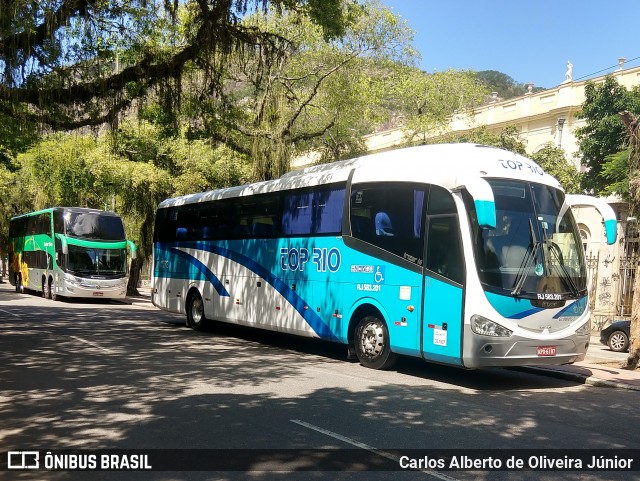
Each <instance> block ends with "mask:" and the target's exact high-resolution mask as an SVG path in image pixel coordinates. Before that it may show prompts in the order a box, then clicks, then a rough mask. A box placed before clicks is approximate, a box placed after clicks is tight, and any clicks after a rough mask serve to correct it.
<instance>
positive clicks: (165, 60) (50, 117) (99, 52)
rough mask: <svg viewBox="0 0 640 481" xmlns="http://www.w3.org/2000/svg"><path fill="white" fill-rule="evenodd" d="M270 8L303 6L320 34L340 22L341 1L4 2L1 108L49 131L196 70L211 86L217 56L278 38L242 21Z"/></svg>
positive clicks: (330, 32) (104, 115) (109, 110)
mask: <svg viewBox="0 0 640 481" xmlns="http://www.w3.org/2000/svg"><path fill="white" fill-rule="evenodd" d="M269 7H273V8H275V9H283V8H286V9H288V10H291V11H299V12H304V13H305V14H306V15H307V16H308V18H310V19H311V21H313V22H316V23H317V24H318V25H319V26H320V27H321V28H322V32H323V35H324V37H325V38H333V37H339V36H340V35H342V33H343V32H344V28H345V25H346V24H347V20H346V17H345V12H346V8H343V2H342V1H341V0H185V1H180V2H179V1H177V0H173V1H171V0H126V1H125V0H106V1H102V0H101V1H98V0H42V1H40V2H31V1H28V0H2V1H1V2H0V9H1V12H0V112H1V113H3V114H5V115H9V116H11V117H14V118H23V119H25V120H31V121H35V122H41V123H45V124H47V125H49V126H51V127H53V128H54V129H66V130H69V129H73V128H77V127H81V126H88V125H100V124H102V123H104V122H113V120H114V117H115V116H116V115H117V114H118V113H119V112H121V111H122V110H124V109H126V108H127V107H129V106H130V105H131V103H132V101H133V100H134V99H136V98H140V97H142V96H144V95H145V94H146V93H147V92H149V90H150V89H151V88H153V87H157V86H159V85H164V86H165V88H170V87H172V88H178V89H179V87H180V80H181V78H182V75H183V74H184V73H185V71H186V70H188V69H190V68H193V67H194V66H196V67H197V68H199V69H200V70H201V71H202V72H203V73H204V75H205V76H206V78H207V79H208V86H209V87H210V88H211V89H214V90H215V89H216V87H217V80H218V78H219V73H220V69H221V68H223V67H224V61H219V59H220V55H221V56H222V57H224V56H225V55H227V54H229V53H231V52H234V51H238V50H243V49H252V48H255V47H256V46H260V48H262V49H266V50H268V49H270V48H273V47H274V46H276V45H277V44H278V43H279V42H281V41H283V39H282V38H281V37H280V36H278V35H276V34H274V33H272V32H266V31H263V30H260V29H258V28H255V27H254V26H251V25H247V24H246V23H244V22H243V18H244V17H245V16H246V15H247V14H248V13H250V11H260V10H262V11H264V10H266V9H267V8H269Z"/></svg>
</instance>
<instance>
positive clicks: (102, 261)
mask: <svg viewBox="0 0 640 481" xmlns="http://www.w3.org/2000/svg"><path fill="white" fill-rule="evenodd" d="M126 259H127V251H126V249H95V248H89V247H81V246H76V245H69V255H68V256H67V265H66V270H67V272H69V273H72V274H75V275H77V276H81V277H92V276H100V277H112V276H113V277H122V276H124V275H125V274H126Z"/></svg>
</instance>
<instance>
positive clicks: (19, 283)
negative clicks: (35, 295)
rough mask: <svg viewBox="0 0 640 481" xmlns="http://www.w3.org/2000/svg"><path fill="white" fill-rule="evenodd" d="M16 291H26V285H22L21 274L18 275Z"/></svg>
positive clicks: (21, 292)
mask: <svg viewBox="0 0 640 481" xmlns="http://www.w3.org/2000/svg"><path fill="white" fill-rule="evenodd" d="M16 292H19V293H20V294H23V293H24V286H23V285H22V276H21V275H20V274H17V275H16Z"/></svg>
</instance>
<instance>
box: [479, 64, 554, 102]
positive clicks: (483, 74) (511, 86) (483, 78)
mask: <svg viewBox="0 0 640 481" xmlns="http://www.w3.org/2000/svg"><path fill="white" fill-rule="evenodd" d="M477 76H478V80H479V81H480V83H482V84H483V85H485V86H486V87H487V89H488V90H489V91H490V92H497V93H498V97H500V98H501V99H505V100H506V99H510V98H513V97H519V96H521V95H524V94H526V93H527V91H528V90H527V88H528V84H525V83H520V82H516V81H515V80H514V79H512V78H511V77H509V76H508V75H507V74H505V73H502V72H498V71H496V70H482V71H480V72H478V73H477ZM542 90H544V88H543V87H534V88H533V92H540V91H542Z"/></svg>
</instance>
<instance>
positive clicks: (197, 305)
mask: <svg viewBox="0 0 640 481" xmlns="http://www.w3.org/2000/svg"><path fill="white" fill-rule="evenodd" d="M203 311H204V306H203V304H202V299H200V297H196V298H195V299H194V300H193V302H192V303H191V320H192V321H193V323H194V324H198V323H200V321H202V316H203Z"/></svg>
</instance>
